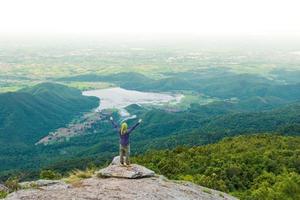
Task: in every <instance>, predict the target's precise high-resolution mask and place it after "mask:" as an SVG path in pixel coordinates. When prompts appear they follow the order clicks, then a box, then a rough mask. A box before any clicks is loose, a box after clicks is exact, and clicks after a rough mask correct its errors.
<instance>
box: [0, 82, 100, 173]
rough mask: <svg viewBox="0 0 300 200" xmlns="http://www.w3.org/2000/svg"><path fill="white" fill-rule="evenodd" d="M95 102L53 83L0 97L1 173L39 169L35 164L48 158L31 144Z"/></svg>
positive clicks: (86, 109) (92, 105)
mask: <svg viewBox="0 0 300 200" xmlns="http://www.w3.org/2000/svg"><path fill="white" fill-rule="evenodd" d="M98 101H99V100H98V99H97V98H93V97H85V96H82V95H81V92H80V91H79V90H77V89H72V88H68V87H66V86H63V85H58V84H53V83H43V84H39V85H36V86H34V87H30V88H26V89H23V90H20V91H18V92H15V93H4V94H0V162H1V165H0V170H1V172H4V170H8V169H10V170H13V169H16V168H21V167H25V166H26V165H31V166H32V165H35V166H36V167H39V164H38V163H40V161H39V162H37V161H38V160H44V161H45V160H46V159H47V156H45V155H43V154H39V152H38V151H37V148H36V147H35V146H34V143H36V142H37V141H38V140H40V139H41V138H42V137H44V136H46V135H48V133H49V132H50V131H53V130H55V129H57V128H60V127H64V126H65V125H66V124H67V123H69V122H70V121H71V120H73V118H74V117H76V116H78V115H80V114H81V113H83V112H86V111H90V110H91V109H93V108H95V107H96V106H97V105H98ZM43 156H45V157H43ZM36 159H38V160H36Z"/></svg>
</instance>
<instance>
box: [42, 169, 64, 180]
mask: <svg viewBox="0 0 300 200" xmlns="http://www.w3.org/2000/svg"><path fill="white" fill-rule="evenodd" d="M40 178H41V179H48V180H57V179H61V175H60V174H59V173H58V172H55V171H52V170H42V171H41V172H40Z"/></svg>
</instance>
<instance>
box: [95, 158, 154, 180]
mask: <svg viewBox="0 0 300 200" xmlns="http://www.w3.org/2000/svg"><path fill="white" fill-rule="evenodd" d="M96 173H97V174H98V175H99V176H102V177H115V178H144V177H152V176H154V175H155V173H154V171H152V170H150V169H147V168H146V167H144V166H141V165H137V164H131V165H130V166H122V165H120V157H119V156H116V157H114V159H113V160H112V162H111V164H110V165H109V166H108V167H106V168H103V169H101V170H99V171H98V172H96Z"/></svg>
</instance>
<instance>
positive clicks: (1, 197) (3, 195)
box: [0, 191, 8, 199]
mask: <svg viewBox="0 0 300 200" xmlns="http://www.w3.org/2000/svg"><path fill="white" fill-rule="evenodd" d="M7 195H8V193H7V192H3V191H0V199H4V198H5V197H6V196H7Z"/></svg>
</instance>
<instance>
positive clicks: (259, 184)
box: [135, 135, 300, 200]
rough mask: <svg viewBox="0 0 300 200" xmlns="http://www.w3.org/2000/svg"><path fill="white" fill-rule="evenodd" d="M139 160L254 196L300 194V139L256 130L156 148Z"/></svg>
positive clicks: (291, 197) (175, 175)
mask: <svg viewBox="0 0 300 200" xmlns="http://www.w3.org/2000/svg"><path fill="white" fill-rule="evenodd" d="M135 161H136V162H138V163H140V164H142V165H145V166H147V167H149V168H150V169H153V170H155V171H156V172H158V173H160V174H163V175H165V176H167V177H169V178H172V179H179V180H188V181H193V182H195V183H197V184H200V185H203V186H207V187H210V188H215V189H218V190H222V191H225V192H230V193H231V194H233V195H235V196H237V197H240V198H241V199H247V200H248V199H249V200H264V199H265V200H274V199H278V200H279V199H287V200H295V199H300V187H299V185H300V138H299V137H284V136H278V135H254V136H239V137H234V138H226V139H224V140H222V141H221V142H219V143H216V144H210V145H205V146H198V147H197V146H195V147H191V148H187V147H177V148H176V149H174V150H164V151H152V152H148V153H147V154H146V155H143V156H138V157H136V158H135Z"/></svg>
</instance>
